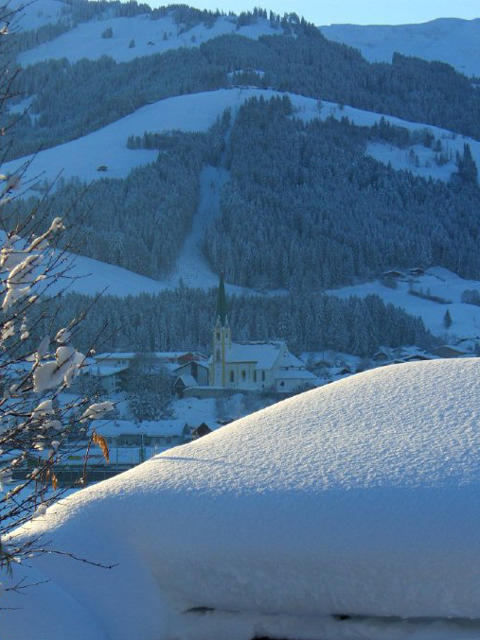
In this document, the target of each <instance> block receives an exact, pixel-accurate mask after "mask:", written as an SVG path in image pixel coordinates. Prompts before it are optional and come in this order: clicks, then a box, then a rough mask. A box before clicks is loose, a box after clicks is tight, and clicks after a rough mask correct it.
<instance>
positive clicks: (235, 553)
mask: <svg viewBox="0 0 480 640" xmlns="http://www.w3.org/2000/svg"><path fill="white" fill-rule="evenodd" d="M479 376H480V361H479V360H478V359H467V360H453V361H452V360H449V361H445V360H438V361H431V362H416V363H410V364H403V365H394V366H390V367H385V368H382V369H377V370H374V371H369V372H365V373H363V374H359V375H356V376H352V377H350V378H348V379H346V380H342V381H340V382H336V383H333V384H331V385H327V386H325V387H322V388H320V389H315V390H313V391H310V392H307V393H305V394H302V395H299V396H296V397H294V398H290V399H288V400H285V401H284V402H282V403H279V404H277V405H274V406H273V407H270V408H268V409H265V410H263V411H260V412H258V413H256V414H252V415H250V416H247V417H246V418H243V419H242V420H239V421H238V422H235V423H232V424H230V425H228V426H226V427H224V428H222V429H219V430H217V431H215V432H214V433H212V434H210V435H209V436H206V437H204V438H201V439H200V440H197V441H195V442H193V443H191V444H187V445H184V446H182V447H178V448H175V449H171V450H169V451H167V452H165V453H163V454H161V455H159V456H156V457H155V458H153V459H152V460H150V461H148V462H146V463H144V464H143V465H140V466H139V467H136V468H135V469H132V470H131V471H129V472H127V473H125V474H122V475H120V476H116V477H115V478H112V479H110V480H107V481H105V482H102V483H99V484H97V485H94V486H92V487H89V488H87V489H85V490H83V491H80V492H78V493H76V494H74V495H72V496H70V497H68V498H66V499H65V500H62V501H61V502H60V503H59V504H56V505H53V506H52V507H50V508H49V509H48V510H47V512H46V513H45V514H42V515H39V516H38V517H37V518H36V519H35V520H34V521H33V522H32V523H31V524H30V525H28V526H26V527H24V528H23V529H21V530H18V531H17V532H16V533H15V537H16V539H17V541H20V540H24V539H27V538H28V537H29V536H32V535H33V536H37V535H43V536H44V538H45V540H48V541H49V542H50V544H52V545H53V546H54V548H56V549H66V550H68V551H70V552H73V553H75V554H77V555H79V556H81V557H87V558H90V559H92V560H95V561H101V562H103V563H106V564H116V566H115V567H114V568H113V569H111V570H103V569H98V568H95V567H92V566H89V565H86V564H83V563H79V562H74V561H72V560H69V559H67V558H61V557H57V556H41V557H39V558H36V559H31V560H29V563H28V564H29V565H30V566H22V565H18V566H17V565H16V566H15V567H14V575H13V577H12V578H11V579H12V580H18V579H20V578H21V577H23V576H26V577H27V578H28V579H29V580H30V581H33V580H35V581H41V580H45V579H49V581H48V582H46V583H42V584H40V585H38V586H36V587H35V588H32V589H31V591H30V592H29V594H28V597H25V596H23V595H17V594H15V593H12V592H7V593H6V594H5V596H4V601H3V605H4V606H6V607H12V608H13V609H12V610H6V611H4V612H3V615H2V616H1V618H0V635H1V637H2V638H15V640H32V639H33V638H35V640H47V639H48V640H66V639H67V638H68V640H80V639H81V640H108V639H110V640H111V639H115V640H132V639H133V638H135V639H141V640H171V639H172V638H175V639H177V640H225V639H226V638H228V639H229V640H251V639H252V638H254V637H261V636H265V635H269V636H271V637H279V638H291V639H292V640H293V639H296V640H313V639H315V640H319V639H321V640H347V639H348V640H351V639H353V638H364V639H368V640H404V639H405V640H406V639H407V638H409V639H415V640H420V639H422V640H427V639H428V640H461V639H465V640H466V639H467V638H469V639H470V640H473V639H475V638H476V639H478V638H479V637H480V622H479V619H480V604H479V602H480V587H479V585H480V561H479V558H480V538H479V536H478V530H479V527H480V507H479V501H478V494H479V491H480V459H479V457H478V455H477V452H478V450H479V448H480V432H479V430H478V415H479V412H480V394H479V393H478V385H479V383H478V380H479ZM117 563H118V564H117ZM4 580H9V578H8V577H7V576H5V577H4ZM16 607H21V609H16ZM338 615H349V616H350V618H348V619H346V620H340V619H338V617H335V616H338Z"/></svg>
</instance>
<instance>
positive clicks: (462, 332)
mask: <svg viewBox="0 0 480 640" xmlns="http://www.w3.org/2000/svg"><path fill="white" fill-rule="evenodd" d="M410 280H411V283H410V282H409V281H410ZM395 281H396V283H397V287H396V288H395V289H391V288H389V287H387V286H385V285H383V284H381V282H379V281H378V280H374V281H372V282H365V283H363V284H358V285H353V286H350V287H343V288H341V289H332V290H330V291H327V293H329V294H331V295H335V296H338V297H340V298H348V297H349V296H359V297H361V298H363V297H365V296H368V295H371V294H376V295H378V296H380V297H381V298H382V300H383V301H384V302H385V303H386V304H388V303H391V304H393V305H395V306H397V307H401V308H402V309H405V311H407V313H410V314H411V315H414V316H420V317H421V318H422V320H423V322H424V323H425V326H426V327H427V329H429V330H430V331H431V332H432V333H433V334H434V335H437V336H440V337H442V338H443V337H445V338H446V339H447V340H451V339H452V338H454V337H462V338H476V337H480V307H477V306H475V305H472V304H465V303H463V302H461V296H462V293H463V291H465V289H470V290H472V289H473V290H475V291H478V292H479V293H480V282H478V281H477V280H464V279H463V278H460V277H459V276H457V275H456V274H455V273H452V272H451V271H449V270H448V269H444V268H443V267H432V268H431V269H428V270H427V271H426V273H425V275H423V276H416V277H413V278H410V277H405V278H404V279H396V280H395ZM410 288H412V289H413V290H415V291H419V292H423V293H424V294H427V295H432V296H437V297H439V298H443V299H444V300H446V301H449V303H448V304H439V303H438V302H433V301H431V300H426V299H424V298H420V297H418V296H415V295H412V294H411V293H409V290H410ZM447 309H448V310H449V312H450V315H451V317H452V325H451V327H450V329H448V330H447V329H446V328H445V326H444V324H443V318H444V315H445V312H446V311H447Z"/></svg>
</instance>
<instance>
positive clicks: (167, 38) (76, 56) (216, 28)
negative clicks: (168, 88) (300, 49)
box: [18, 0, 281, 67]
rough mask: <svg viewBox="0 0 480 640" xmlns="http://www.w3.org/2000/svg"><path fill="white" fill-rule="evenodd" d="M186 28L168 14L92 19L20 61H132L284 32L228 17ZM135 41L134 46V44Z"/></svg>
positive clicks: (265, 24)
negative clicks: (225, 38) (232, 37)
mask: <svg viewBox="0 0 480 640" xmlns="http://www.w3.org/2000/svg"><path fill="white" fill-rule="evenodd" d="M52 1H53V0H52ZM109 28H111V29H112V31H113V35H112V37H111V38H104V37H102V33H103V32H104V31H105V30H106V29H109ZM183 29H184V26H183V25H182V24H180V25H177V24H176V23H175V21H174V19H173V18H172V17H170V16H168V15H167V16H165V17H162V18H159V19H158V20H152V19H151V17H150V15H149V14H144V15H138V16H133V17H130V18H104V19H101V20H91V21H90V22H82V23H80V24H78V25H77V26H76V27H74V28H73V29H71V30H70V31H68V32H66V33H64V34H62V35H61V36H59V37H58V38H55V39H54V40H50V41H49V42H45V43H43V44H41V45H39V46H37V47H35V48H34V49H29V50H28V51H24V52H23V53H21V54H20V55H19V56H18V62H19V63H20V64H21V65H22V66H24V67H25V66H28V65H31V64H35V63H37V62H42V61H44V60H51V59H59V58H67V59H68V60H69V61H70V62H77V61H78V60H81V59H82V58H88V59H89V60H97V59H98V58H101V57H102V56H109V57H111V58H113V59H114V60H116V61H117V62H129V61H130V60H133V59H134V58H138V57H140V56H148V55H152V54H155V53H165V51H169V50H171V49H179V48H180V47H190V48H191V47H199V46H200V45H201V44H202V43H203V42H207V41H208V40H212V39H213V38H217V37H218V36H222V35H227V34H237V35H241V36H244V37H246V38H251V39H254V40H256V39H258V38H259V37H260V36H263V35H273V34H277V35H278V34H279V33H281V31H279V30H278V29H273V28H272V27H271V26H270V22H269V21H268V20H264V19H258V20H257V22H255V23H252V24H249V25H245V26H242V27H239V28H238V29H237V26H236V24H235V19H230V18H228V17H227V16H221V17H219V18H217V20H216V21H215V23H214V24H213V25H212V26H211V27H208V26H206V25H204V24H203V23H202V24H199V25H196V26H195V27H192V28H191V29H188V30H186V31H183ZM132 41H133V44H134V46H131V44H132Z"/></svg>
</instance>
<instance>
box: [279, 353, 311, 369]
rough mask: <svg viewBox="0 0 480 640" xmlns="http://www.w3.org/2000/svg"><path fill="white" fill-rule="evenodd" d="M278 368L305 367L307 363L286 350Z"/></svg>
mask: <svg viewBox="0 0 480 640" xmlns="http://www.w3.org/2000/svg"><path fill="white" fill-rule="evenodd" d="M278 366H279V367H282V368H283V367H299V368H301V367H305V363H304V362H303V361H302V360H300V358H297V356H294V355H293V353H290V351H288V350H286V351H285V352H284V353H283V354H282V357H281V358H280V360H279V361H278Z"/></svg>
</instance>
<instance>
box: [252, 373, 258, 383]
mask: <svg viewBox="0 0 480 640" xmlns="http://www.w3.org/2000/svg"><path fill="white" fill-rule="evenodd" d="M253 381H254V382H256V381H257V372H256V371H254V372H253Z"/></svg>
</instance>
